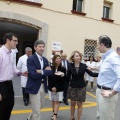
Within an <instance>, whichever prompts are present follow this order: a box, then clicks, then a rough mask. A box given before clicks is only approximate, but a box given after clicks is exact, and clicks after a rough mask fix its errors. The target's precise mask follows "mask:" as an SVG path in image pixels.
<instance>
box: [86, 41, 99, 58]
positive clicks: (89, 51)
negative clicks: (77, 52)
mask: <svg viewBox="0 0 120 120" xmlns="http://www.w3.org/2000/svg"><path fill="white" fill-rule="evenodd" d="M91 55H93V56H98V48H97V40H90V39H85V42H84V58H89V56H91Z"/></svg>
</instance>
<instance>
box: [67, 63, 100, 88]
mask: <svg viewBox="0 0 120 120" xmlns="http://www.w3.org/2000/svg"><path fill="white" fill-rule="evenodd" d="M85 72H87V73H88V74H89V75H90V76H92V77H97V76H98V73H93V72H91V71H89V70H88V69H87V66H86V64H83V63H80V65H79V68H78V72H77V71H76V68H75V66H74V63H70V65H69V67H68V74H67V76H68V78H70V86H71V87H73V88H83V87H85V86H86V83H85V80H84V74H85Z"/></svg>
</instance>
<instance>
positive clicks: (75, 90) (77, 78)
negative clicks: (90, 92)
mask: <svg viewBox="0 0 120 120" xmlns="http://www.w3.org/2000/svg"><path fill="white" fill-rule="evenodd" d="M81 60H82V55H81V53H80V52H79V51H73V52H72V54H71V57H70V61H71V62H72V63H70V65H69V67H68V75H67V76H68V77H69V78H70V86H69V89H68V98H69V99H70V100H71V119H70V120H75V118H74V113H75V105H76V103H77V106H78V109H77V120H80V117H81V114H82V104H83V102H85V99H86V83H85V80H84V74H85V72H87V73H88V74H89V75H91V76H93V77H97V76H98V73H93V72H91V71H89V70H88V69H87V66H86V65H85V64H83V63H81Z"/></svg>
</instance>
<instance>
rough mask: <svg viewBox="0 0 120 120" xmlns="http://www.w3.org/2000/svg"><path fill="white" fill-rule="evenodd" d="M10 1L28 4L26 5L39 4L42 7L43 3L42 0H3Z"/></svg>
mask: <svg viewBox="0 0 120 120" xmlns="http://www.w3.org/2000/svg"><path fill="white" fill-rule="evenodd" d="M3 1H6V2H8V3H20V4H26V5H31V6H37V7H41V6H42V4H41V3H40V0H3Z"/></svg>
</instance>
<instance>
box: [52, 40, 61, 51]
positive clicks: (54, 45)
mask: <svg viewBox="0 0 120 120" xmlns="http://www.w3.org/2000/svg"><path fill="white" fill-rule="evenodd" d="M52 50H53V51H60V50H61V42H52Z"/></svg>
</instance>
